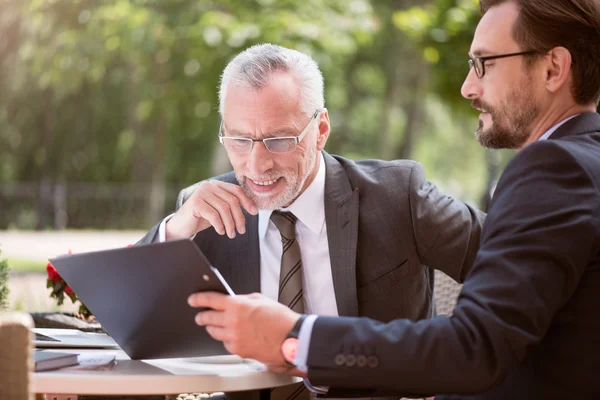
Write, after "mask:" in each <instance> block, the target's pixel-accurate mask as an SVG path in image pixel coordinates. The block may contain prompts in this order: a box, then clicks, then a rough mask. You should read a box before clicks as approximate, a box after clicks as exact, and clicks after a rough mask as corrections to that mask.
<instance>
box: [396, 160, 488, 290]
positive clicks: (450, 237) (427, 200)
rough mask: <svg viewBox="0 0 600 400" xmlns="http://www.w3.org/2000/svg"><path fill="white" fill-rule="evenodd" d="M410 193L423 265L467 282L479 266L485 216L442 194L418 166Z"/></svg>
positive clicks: (418, 247) (411, 181)
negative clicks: (475, 266) (477, 259)
mask: <svg viewBox="0 0 600 400" xmlns="http://www.w3.org/2000/svg"><path fill="white" fill-rule="evenodd" d="M408 193H409V203H410V215H411V219H412V226H413V234H414V237H415V243H416V245H417V252H418V253H419V258H420V261H421V263H422V264H423V265H427V266H428V267H430V268H434V269H438V270H441V271H443V272H444V273H446V274H447V275H449V276H450V277H452V278H453V279H454V280H456V281H457V282H462V281H464V279H465V277H466V275H467V273H468V272H469V270H470V269H471V267H472V265H473V263H474V262H475V256H476V254H477V250H478V249H479V244H480V238H481V231H482V229H483V223H484V221H485V217H486V216H485V213H483V212H481V211H479V210H476V209H474V208H473V207H471V206H469V205H467V204H465V203H463V202H461V201H458V200H456V199H454V198H452V197H450V196H447V195H445V194H443V193H442V192H440V191H439V190H438V188H437V187H436V186H435V185H434V184H432V183H431V182H429V181H427V180H426V179H425V173H424V172H423V167H422V166H421V165H420V164H418V163H415V164H414V166H413V168H412V170H411V174H410V181H409V192H408Z"/></svg>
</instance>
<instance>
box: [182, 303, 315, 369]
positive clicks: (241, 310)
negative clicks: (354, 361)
mask: <svg viewBox="0 0 600 400" xmlns="http://www.w3.org/2000/svg"><path fill="white" fill-rule="evenodd" d="M188 303H189V304H190V305H191V306H192V307H206V308H210V309H211V310H207V311H202V312H199V313H198V314H197V315H196V323H197V324H198V325H200V326H206V330H207V331H208V333H209V334H210V336H212V337H213V338H215V339H217V340H220V341H222V342H223V344H224V345H225V348H226V349H227V351H229V352H230V353H233V354H237V355H239V356H240V357H243V358H252V359H255V360H257V361H260V362H262V363H263V364H265V365H266V366H267V367H268V368H269V370H271V371H273V372H277V373H286V374H289V375H296V376H305V374H303V373H302V372H300V371H298V370H297V369H295V368H291V367H290V366H289V365H288V364H287V363H286V362H285V361H284V359H283V356H282V355H281V351H280V345H281V342H282V341H283V339H285V337H286V335H287V333H288V332H289V331H290V330H292V328H293V327H294V324H295V323H296V321H297V320H298V318H300V315H298V314H297V313H295V312H294V311H292V310H290V309H289V308H287V307H286V306H284V305H283V304H280V303H278V302H276V301H273V300H270V299H268V298H267V297H265V296H263V295H261V294H259V293H253V294H250V295H237V296H228V295H224V294H221V293H215V292H202V293H195V294H193V295H191V296H190V297H189V299H188Z"/></svg>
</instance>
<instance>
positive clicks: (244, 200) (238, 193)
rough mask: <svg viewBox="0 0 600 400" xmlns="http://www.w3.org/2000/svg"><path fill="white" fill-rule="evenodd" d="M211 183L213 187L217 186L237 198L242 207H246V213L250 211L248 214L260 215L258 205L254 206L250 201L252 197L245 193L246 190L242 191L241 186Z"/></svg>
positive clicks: (218, 182) (217, 182)
mask: <svg viewBox="0 0 600 400" xmlns="http://www.w3.org/2000/svg"><path fill="white" fill-rule="evenodd" d="M210 182H211V183H212V184H213V185H216V186H218V187H219V188H221V189H223V190H226V191H227V192H229V193H230V194H232V195H233V196H235V197H236V198H237V200H238V201H239V202H240V205H241V206H242V207H244V209H245V210H246V211H248V213H250V214H252V215H256V214H258V208H256V205H255V204H254V202H253V201H252V200H251V199H250V197H248V195H247V194H246V192H244V189H242V188H241V187H240V186H238V185H234V184H231V183H227V182H221V181H210Z"/></svg>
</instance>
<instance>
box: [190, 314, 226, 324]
mask: <svg viewBox="0 0 600 400" xmlns="http://www.w3.org/2000/svg"><path fill="white" fill-rule="evenodd" d="M195 321H196V324H198V325H200V326H218V327H223V326H225V314H224V313H223V312H222V311H202V312H199V313H198V314H196V317H195Z"/></svg>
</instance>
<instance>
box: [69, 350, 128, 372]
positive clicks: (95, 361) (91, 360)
mask: <svg viewBox="0 0 600 400" xmlns="http://www.w3.org/2000/svg"><path fill="white" fill-rule="evenodd" d="M115 358H116V354H112V353H94V354H90V353H83V354H80V355H79V357H78V361H79V365H76V366H74V367H70V368H65V369H68V370H71V371H72V370H80V369H83V370H96V371H98V370H100V371H102V370H108V369H111V368H112V367H113V366H114V365H115Z"/></svg>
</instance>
